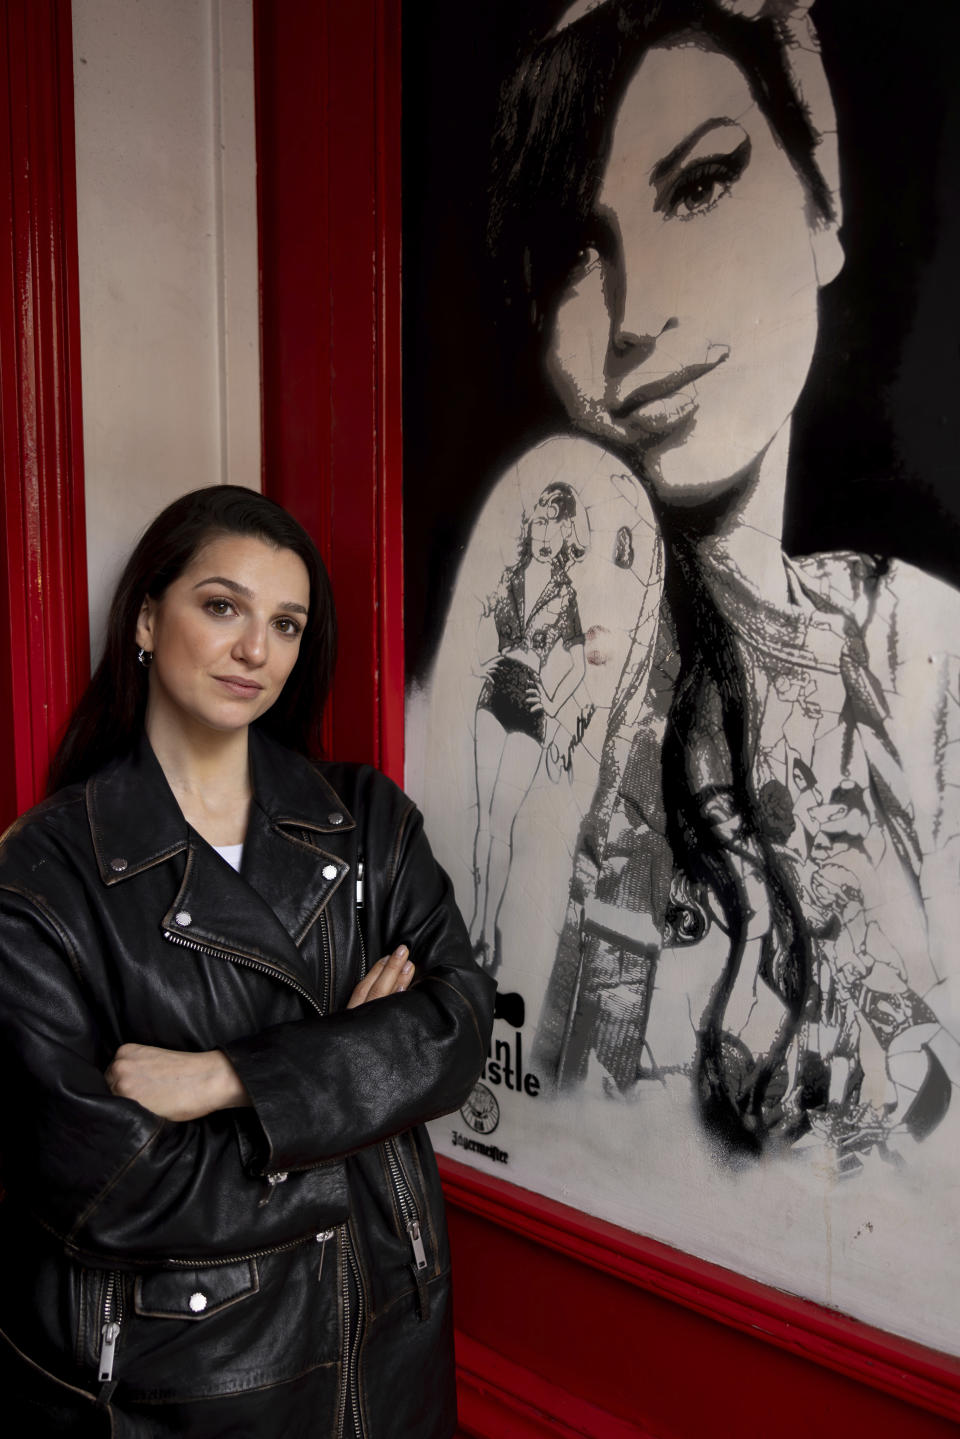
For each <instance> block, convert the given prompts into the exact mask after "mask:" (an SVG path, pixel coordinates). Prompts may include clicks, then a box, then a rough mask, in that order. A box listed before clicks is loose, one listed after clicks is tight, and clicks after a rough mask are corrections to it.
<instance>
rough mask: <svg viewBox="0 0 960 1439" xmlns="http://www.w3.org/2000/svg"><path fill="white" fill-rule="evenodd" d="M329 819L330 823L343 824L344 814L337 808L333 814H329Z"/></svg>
mask: <svg viewBox="0 0 960 1439" xmlns="http://www.w3.org/2000/svg"><path fill="white" fill-rule="evenodd" d="M327 820H328V821H329V823H330V824H343V815H342V814H341V813H340V811H339V810H338V809H335V810H333V811H332V813H331V814H328V815H327Z"/></svg>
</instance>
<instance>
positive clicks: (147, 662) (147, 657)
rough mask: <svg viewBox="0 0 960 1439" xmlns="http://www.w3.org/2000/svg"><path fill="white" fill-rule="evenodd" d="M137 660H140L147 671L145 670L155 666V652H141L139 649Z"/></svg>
mask: <svg viewBox="0 0 960 1439" xmlns="http://www.w3.org/2000/svg"><path fill="white" fill-rule="evenodd" d="M137 659H138V660H139V661H140V663H141V664H142V665H143V667H144V669H145V670H148V669H149V668H150V666H151V665H152V664H153V650H141V649H138V650H137Z"/></svg>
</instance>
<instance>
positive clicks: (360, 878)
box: [357, 859, 363, 909]
mask: <svg viewBox="0 0 960 1439" xmlns="http://www.w3.org/2000/svg"><path fill="white" fill-rule="evenodd" d="M357 909H363V860H362V859H358V860H357Z"/></svg>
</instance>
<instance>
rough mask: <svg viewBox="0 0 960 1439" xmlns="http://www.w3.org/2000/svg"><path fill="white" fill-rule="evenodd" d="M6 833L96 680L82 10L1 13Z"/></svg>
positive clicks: (10, 2) (27, 5)
mask: <svg viewBox="0 0 960 1439" xmlns="http://www.w3.org/2000/svg"><path fill="white" fill-rule="evenodd" d="M0 80H2V89H3V93H4V94H5V96H6V97H8V99H7V103H6V104H5V105H4V106H3V107H2V109H0V193H2V194H3V195H4V198H5V200H6V203H7V211H8V220H9V223H8V224H7V225H6V226H5V227H4V231H3V245H2V251H0V434H2V440H0V444H2V454H3V475H2V484H0V513H2V520H3V534H4V546H3V554H4V567H3V573H2V577H0V827H5V826H6V825H7V824H8V823H9V822H10V820H12V819H13V818H14V816H15V815H16V814H18V813H19V812H20V811H21V810H23V809H25V808H26V807H27V806H28V805H30V804H33V803H34V801H35V800H36V799H37V798H39V796H40V795H41V794H42V792H43V789H44V786H45V784H46V775H47V767H48V764H49V759H50V755H51V753H52V751H53V748H54V747H55V745H56V742H57V740H58V738H59V735H60V731H61V729H62V726H63V724H64V722H65V720H66V718H67V716H68V715H69V713H70V711H71V709H72V708H73V705H74V704H75V703H76V700H77V698H78V697H79V694H80V692H81V690H82V688H83V686H84V684H85V683H86V679H87V673H88V666H89V637H88V636H89V630H88V620H87V585H86V532H85V523H84V502H83V416H82V409H81V394H80V325H79V300H78V294H77V221H76V166H75V159H74V121H73V44H72V35H71V13H70V4H69V0H2V6H0Z"/></svg>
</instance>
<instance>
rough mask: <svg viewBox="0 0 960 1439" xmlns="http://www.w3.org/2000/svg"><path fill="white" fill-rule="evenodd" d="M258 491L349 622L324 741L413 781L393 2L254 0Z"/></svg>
mask: <svg viewBox="0 0 960 1439" xmlns="http://www.w3.org/2000/svg"><path fill="white" fill-rule="evenodd" d="M254 37H255V49H256V84H257V116H258V128H257V144H258V177H259V179H258V190H259V211H260V214H259V219H260V256H261V286H262V315H261V328H262V364H263V457H264V459H263V463H264V473H263V490H264V493H265V494H268V495H271V496H272V497H273V498H274V499H276V500H279V501H280V503H281V504H284V505H286V506H287V508H288V509H290V510H291V511H292V512H293V513H294V514H295V515H296V516H297V518H298V519H299V520H300V521H301V522H302V523H303V524H304V525H305V526H306V527H307V528H308V529H309V530H310V531H311V533H312V534H313V535H314V536H315V538H316V539H317V541H318V543H319V545H320V548H321V550H322V552H323V555H324V558H325V559H326V561H327V565H328V567H329V570H330V577H331V580H332V581H333V588H334V594H335V595H336V599H337V609H338V614H339V619H340V658H339V663H338V666H337V681H336V687H335V690H334V694H333V697H332V701H331V704H330V711H329V713H328V716H327V726H326V736H325V738H326V744H327V747H328V748H329V749H330V750H331V751H332V752H335V753H336V755H337V757H338V758H340V759H357V760H359V759H364V760H372V761H373V763H374V764H378V765H379V766H380V768H381V769H383V770H385V771H386V772H387V773H388V774H390V775H391V776H392V777H393V778H394V779H396V780H398V781H400V782H402V779H403V706H402V702H401V701H400V698H399V697H401V696H402V694H403V568H402V565H403V548H402V526H401V488H400V481H401V453H400V446H401V382H400V314H401V312H400V126H399V123H398V120H399V114H400V6H399V3H396V0H390V3H387V4H380V3H375V0H351V3H350V4H347V5H345V4H337V3H325V0H324V3H318V0H284V3H283V4H282V5H277V4H273V3H271V0H255V5H254Z"/></svg>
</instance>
